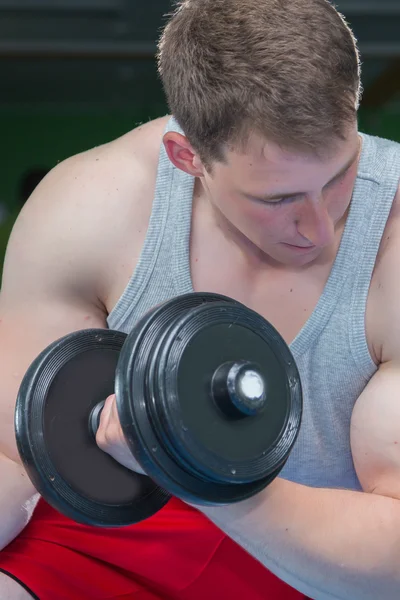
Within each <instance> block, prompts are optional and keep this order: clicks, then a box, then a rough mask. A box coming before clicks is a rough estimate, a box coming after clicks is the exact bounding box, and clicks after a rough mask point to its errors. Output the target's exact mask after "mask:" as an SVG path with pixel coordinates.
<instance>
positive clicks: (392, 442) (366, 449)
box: [351, 361, 400, 499]
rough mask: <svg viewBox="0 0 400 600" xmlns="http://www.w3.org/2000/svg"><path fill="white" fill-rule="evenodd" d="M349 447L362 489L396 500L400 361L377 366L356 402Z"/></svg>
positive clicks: (399, 488)
mask: <svg viewBox="0 0 400 600" xmlns="http://www.w3.org/2000/svg"><path fill="white" fill-rule="evenodd" d="M351 447H352V453H353V460H354V465H355V469H356V472H357V475H358V478H359V480H360V483H361V485H362V488H363V490H364V491H365V492H371V493H372V492H374V493H376V494H380V495H383V496H390V497H392V498H399V499H400V362H397V361H396V362H394V361H391V362H388V363H385V364H383V365H381V366H380V368H379V369H378V371H377V372H376V373H375V375H374V376H373V377H372V379H371V380H370V382H369V383H368V385H367V386H366V388H365V390H364V391H363V392H362V394H361V395H360V397H359V399H358V400H357V402H356V405H355V407H354V411H353V415H352V420H351Z"/></svg>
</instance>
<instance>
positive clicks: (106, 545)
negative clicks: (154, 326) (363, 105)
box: [0, 0, 400, 600]
mask: <svg viewBox="0 0 400 600" xmlns="http://www.w3.org/2000/svg"><path fill="white" fill-rule="evenodd" d="M159 65H160V74H161V77H162V80H163V84H164V88H165V91H166V95H167V98H168V102H169V105H170V109H171V113H172V114H173V115H174V118H173V119H170V118H169V117H165V118H162V119H159V120H156V121H154V122H151V123H149V124H147V125H145V126H143V127H141V128H139V129H137V130H135V131H133V132H130V133H128V134H127V135H125V136H123V137H122V138H120V139H118V140H116V141H114V142H111V143H110V144H106V145H105V146H103V147H100V148H96V149H94V150H91V151H89V152H86V153H83V154H82V155H80V156H76V157H72V158H70V159H69V160H67V161H65V162H64V163H62V164H60V165H59V166H57V167H56V168H55V169H54V170H53V171H52V172H51V173H50V174H49V175H47V177H46V178H45V179H44V180H43V182H42V183H41V184H40V185H39V187H38V188H37V190H36V191H35V192H34V194H33V195H32V197H31V199H30V200H29V201H28V203H27V204H26V205H25V207H24V209H23V210H22V213H21V216H20V217H19V219H18V221H17V224H16V226H15V228H14V230H13V233H12V235H11V239H10V244H9V248H8V251H7V258H6V262H5V268H4V278H3V289H2V294H1V298H0V302H1V306H0V308H1V315H0V318H1V323H0V332H1V334H0V339H1V344H0V348H1V351H2V356H1V361H0V365H1V368H2V377H1V382H2V404H1V406H2V417H3V418H2V419H1V421H0V427H1V429H0V439H1V447H0V449H1V451H2V453H3V455H2V458H1V466H0V469H1V481H2V488H1V497H0V507H1V513H0V514H1V515H2V517H1V527H0V538H1V540H0V541H1V547H2V548H4V550H3V551H2V552H1V553H0V569H1V570H2V571H3V575H2V576H1V578H0V589H2V593H1V594H0V595H1V597H2V598H5V597H7V598H12V599H13V600H19V599H26V598H31V597H32V596H33V597H39V598H40V599H41V600H50V599H51V600H53V599H54V598H57V599H58V600H72V599H79V598H93V599H94V598H96V599H100V598H102V599H105V598H109V599H111V598H124V600H125V599H126V600H127V599H131V598H143V599H144V598H146V599H150V598H151V599H153V600H154V599H156V598H158V599H160V598H174V599H180V600H181V599H182V600H189V599H190V600H195V599H200V598H202V599H203V598H205V597H207V598H228V597H229V598H231V599H232V598H234V599H239V598H246V599H249V600H250V599H251V600H259V599H262V598H264V599H265V598H271V599H274V600H275V599H278V600H279V599H286V600H289V599H290V598H301V597H303V595H304V594H305V595H307V596H309V597H311V598H317V599H323V600H325V599H328V598H329V599H333V598H340V599H346V600H350V599H351V600H357V599H359V598H360V599H361V598H362V599H363V600H368V599H374V600H376V599H377V598H379V599H380V600H386V599H394V598H398V597H399V593H400V484H399V482H400V454H399V447H400V443H398V442H400V440H399V436H398V422H399V412H400V410H399V406H400V405H399V403H398V397H399V391H400V368H399V364H400V346H399V339H400V335H399V327H400V317H399V314H398V305H399V298H400V288H399V286H400V284H399V280H398V277H397V271H398V253H399V251H400V248H399V246H400V233H399V228H400V220H399V208H398V207H399V200H400V193H399V191H398V187H399V174H400V146H399V145H398V144H395V143H394V142H390V141H387V140H382V139H378V138H372V137H370V136H366V135H361V134H359V132H358V131H357V107H358V103H359V96H360V70H359V58H358V53H357V49H356V44H355V40H354V37H353V36H352V34H351V31H350V30H349V28H348V27H347V25H346V23H345V22H344V20H343V19H342V18H341V17H340V15H339V14H338V13H337V12H336V11H335V9H334V8H333V7H332V6H331V5H330V4H329V3H328V2H327V1H326V0H264V1H263V2H260V0H240V1H238V0H187V1H185V2H183V3H181V4H180V5H179V6H178V9H177V11H176V13H175V14H174V16H173V17H172V18H171V19H170V21H169V23H168V25H167V27H166V28H165V30H164V32H163V36H162V39H161V42H160V53H159ZM178 123H179V125H178ZM160 148H161V150H160ZM192 290H195V291H214V292H220V293H223V294H226V295H228V296H232V297H233V298H236V299H237V300H239V301H241V302H243V303H244V304H246V305H247V306H249V307H250V308H252V309H254V310H256V311H258V312H259V313H260V314H262V315H263V316H264V317H265V318H266V319H268V320H269V321H271V322H272V324H273V325H274V326H275V327H276V328H277V329H278V330H279V331H280V332H281V334H282V335H283V337H284V338H285V340H286V341H287V342H288V343H289V344H291V349H292V352H293V354H294V356H295V359H296V362H297V364H298V367H299V370H300V374H301V378H302V384H303V388H304V402H305V406H304V416H303V423H302V427H301V431H300V434H299V438H298V440H297V442H296V445H295V447H294V449H293V452H292V454H291V456H290V458H289V461H288V463H287V464H286V465H285V467H284V469H283V471H282V472H281V474H280V476H279V477H278V478H277V479H276V480H275V481H274V482H273V483H271V485H270V486H269V487H268V488H267V489H266V490H264V491H263V492H262V493H260V494H258V495H257V496H255V497H254V498H252V499H251V500H248V501H245V502H242V503H240V504H238V505H233V506H230V507H224V508H218V507H215V508H207V509H205V508H204V507H201V508H199V509H196V508H195V507H191V506H188V505H186V504H184V503H183V502H181V501H179V500H177V499H173V500H171V501H170V502H169V503H168V505H167V506H166V507H165V508H164V509H163V510H161V511H160V512H159V513H157V514H156V515H155V516H154V517H152V518H151V519H148V520H146V521H144V522H142V523H139V524H137V525H135V526H133V527H128V528H123V529H118V530H104V529H98V528H92V527H85V526H81V525H78V524H76V523H72V522H71V521H69V520H68V519H66V518H65V517H63V516H62V515H59V514H58V513H56V511H54V510H52V509H51V508H50V507H49V506H48V505H47V504H46V503H44V502H43V501H40V502H39V504H38V506H37V508H36V510H35V513H34V515H33V518H32V519H31V520H30V522H29V524H27V523H28V521H29V519H30V516H31V512H32V506H33V505H34V504H35V502H36V497H35V490H34V489H33V488H32V486H31V485H30V483H29V481H28V477H27V475H26V474H25V472H24V470H23V468H22V467H21V465H20V462H19V458H18V453H17V450H16V447H15V441H14V437H13V426H12V421H13V411H14V399H15V396H16V393H17V390H18V386H19V383H20V381H21V378H22V377H23V374H24V372H25V370H26V368H27V367H28V365H29V363H30V362H31V361H32V360H33V358H34V357H35V356H36V355H37V354H38V353H39V351H40V350H41V349H42V348H43V347H45V346H46V345H47V344H48V343H50V342H51V341H53V340H54V339H56V338H58V337H60V336H61V335H63V334H65V333H67V332H70V331H73V330H77V329H83V328H87V327H110V328H113V329H121V330H124V331H129V330H130V329H131V328H132V326H133V324H134V323H135V322H136V321H137V319H138V318H139V317H140V316H141V315H143V313H144V312H146V311H147V310H149V309H150V308H151V307H152V306H154V305H155V304H159V303H160V302H162V301H164V300H165V299H167V298H170V297H172V296H176V295H179V294H183V293H186V292H189V291H192ZM97 443H98V444H99V446H100V447H101V448H102V449H103V450H104V451H106V452H108V453H109V454H111V455H112V456H113V457H114V458H116V459H117V460H119V461H120V462H122V463H123V464H125V465H126V466H128V467H129V468H132V469H133V470H135V469H136V468H138V466H137V465H136V464H135V462H134V461H133V459H132V457H131V456H130V454H129V453H127V452H126V447H125V445H124V442H123V440H122V439H121V431H120V428H119V424H118V420H117V418H116V415H115V404H114V399H113V397H110V398H109V399H108V401H107V405H106V409H105V411H104V412H103V414H102V418H101V426H100V429H99V432H98V434H97ZM14 538H15V539H14ZM12 540H14V541H12ZM274 575H276V576H277V577H274ZM282 580H283V581H282ZM1 586H2V587H1ZM296 590H299V592H297V591H296ZM7 594H8V596H7Z"/></svg>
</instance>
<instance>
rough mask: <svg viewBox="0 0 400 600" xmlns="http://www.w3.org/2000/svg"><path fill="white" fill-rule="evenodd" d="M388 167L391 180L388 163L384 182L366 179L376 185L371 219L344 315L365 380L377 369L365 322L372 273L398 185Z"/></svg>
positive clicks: (394, 165) (352, 347) (399, 165)
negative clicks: (346, 315)
mask: <svg viewBox="0 0 400 600" xmlns="http://www.w3.org/2000/svg"><path fill="white" fill-rule="evenodd" d="M392 167H393V177H391V173H392V170H391V165H390V163H389V165H388V169H389V177H388V180H387V181H385V180H383V179H382V178H381V180H380V181H377V180H376V178H373V177H370V178H369V181H370V182H372V183H376V184H378V186H379V187H378V190H377V192H376V194H375V200H374V211H373V217H372V218H371V219H370V221H369V226H368V228H367V231H365V235H364V241H365V243H364V244H361V245H360V250H359V253H358V254H357V256H356V257H355V258H356V260H357V259H358V264H359V265H361V269H359V270H358V271H357V270H356V276H355V281H354V285H353V290H352V296H351V303H350V310H349V313H348V319H349V346H350V351H351V355H352V357H353V360H354V363H355V365H356V367H357V368H358V370H359V372H360V374H361V375H362V376H363V377H364V378H365V379H366V380H369V379H370V377H371V372H372V373H374V372H375V371H376V370H377V368H378V366H377V365H376V363H375V361H374V360H373V358H372V356H371V353H370V350H369V347H368V340H367V332H366V322H365V318H366V310H367V302H368V295H369V290H370V286H371V280H372V275H373V270H374V267H375V263H376V259H377V256H378V253H379V248H380V245H381V241H382V236H383V233H384V230H385V227H386V223H387V220H388V218H389V214H390V211H391V208H392V205H393V201H394V198H395V196H396V193H397V189H398V182H397V183H396V178H395V176H394V171H395V169H396V160H395V161H394V163H393V165H392ZM397 167H398V168H400V159H397ZM385 171H386V169H385ZM381 177H383V176H381ZM371 202H372V201H371Z"/></svg>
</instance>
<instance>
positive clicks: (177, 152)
mask: <svg viewBox="0 0 400 600" xmlns="http://www.w3.org/2000/svg"><path fill="white" fill-rule="evenodd" d="M163 143H164V147H165V150H166V152H167V154H168V158H169V160H170V161H171V162H172V164H173V165H174V166H175V167H177V168H178V169H181V171H185V173H188V174H189V175H192V176H193V177H203V176H204V173H205V168H204V166H203V164H202V162H201V160H200V158H199V155H198V154H197V152H196V151H195V150H194V149H193V148H192V146H191V145H190V143H189V140H188V139H187V138H186V137H185V136H184V135H181V134H180V133H178V132H177V131H169V132H168V133H166V134H165V135H164V137H163Z"/></svg>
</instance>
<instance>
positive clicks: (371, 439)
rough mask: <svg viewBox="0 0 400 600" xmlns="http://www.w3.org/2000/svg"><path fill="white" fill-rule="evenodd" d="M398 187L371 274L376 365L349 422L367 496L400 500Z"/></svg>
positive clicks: (361, 479)
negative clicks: (381, 250) (379, 252)
mask: <svg viewBox="0 0 400 600" xmlns="http://www.w3.org/2000/svg"><path fill="white" fill-rule="evenodd" d="M399 205H400V188H399V192H398V194H397V196H396V198H395V200H394V203H393V209H392V215H391V221H390V222H389V223H388V226H387V228H386V231H385V236H384V242H383V246H384V251H383V253H382V256H381V257H380V259H379V264H378V267H377V270H376V273H375V274H374V278H375V283H374V291H373V294H374V300H373V310H372V311H370V315H371V316H370V322H369V326H370V329H371V330H372V331H373V338H374V346H375V348H377V349H378V351H377V355H378V356H379V361H380V365H379V367H378V370H377V372H376V373H375V375H374V376H373V377H372V379H371V380H370V382H369V383H368V385H367V386H366V387H365V389H364V391H363V392H362V394H361V395H360V397H359V398H358V400H357V402H356V404H355V407H354V411H353V415H352V421H351V447H352V453H353V459H354V464H355V468H356V471H357V475H358V477H359V480H360V483H361V485H362V487H363V489H364V490H365V491H367V492H375V493H377V494H381V495H386V496H391V497H394V498H399V499H400V277H399V264H400V214H399V212H400V211H399Z"/></svg>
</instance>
